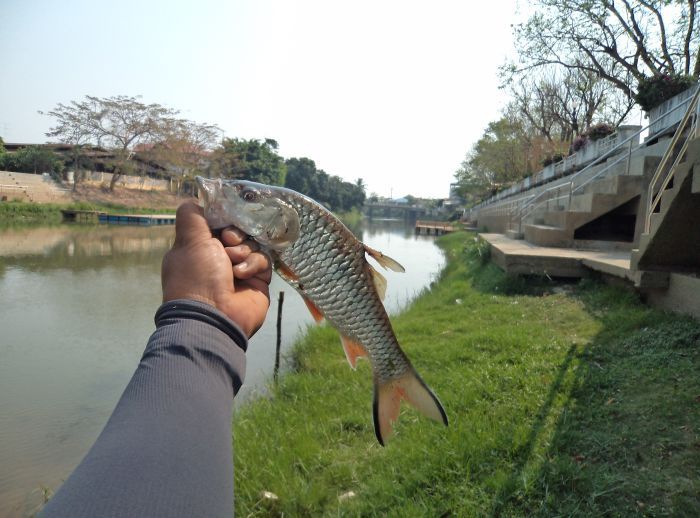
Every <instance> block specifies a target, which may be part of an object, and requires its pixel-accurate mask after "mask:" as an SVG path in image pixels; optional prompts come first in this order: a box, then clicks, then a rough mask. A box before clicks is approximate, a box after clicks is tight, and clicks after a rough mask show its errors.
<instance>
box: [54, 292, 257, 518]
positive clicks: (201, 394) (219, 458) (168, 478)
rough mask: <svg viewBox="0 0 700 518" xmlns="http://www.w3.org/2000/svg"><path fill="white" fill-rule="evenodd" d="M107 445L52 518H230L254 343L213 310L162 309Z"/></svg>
mask: <svg viewBox="0 0 700 518" xmlns="http://www.w3.org/2000/svg"><path fill="white" fill-rule="evenodd" d="M156 327H157V328H156V331H155V332H154V333H153V335H152V336H151V338H150V340H149V342H148V345H147V347H146V350H145V352H144V355H143V358H142V359H141V362H140V364H139V366H138V368H137V369H136V372H135V373H134V376H133V377H132V379H131V381H130V382H129V384H128V386H127V388H126V390H125V391H124V394H123V395H122V397H121V399H120V401H119V403H118V404H117V407H116V409H115V410H114V412H113V414H112V416H111V417H110V419H109V421H108V422H107V425H106V426H105V429H104V430H103V431H102V433H101V434H100V437H99V438H98V440H97V441H96V443H95V445H94V446H93V447H92V449H91V450H90V452H89V453H88V454H87V456H86V457H85V459H83V461H82V462H81V464H80V465H79V466H78V468H77V469H76V470H75V471H74V472H73V474H72V475H71V476H70V477H69V478H68V480H67V481H66V482H65V483H64V485H63V487H62V488H61V489H60V490H59V492H58V493H57V494H56V495H55V496H54V497H53V498H52V499H51V501H50V502H49V504H48V505H47V507H46V508H45V510H44V513H43V514H44V515H45V516H135V515H139V516H230V515H231V514H232V512H233V465H232V463H233V456H232V437H231V412H232V403H233V397H234V394H235V393H236V392H237V391H238V389H239V387H240V385H241V383H242V381H243V376H244V372H245V348H246V345H247V344H246V340H245V337H244V336H243V334H242V333H241V332H240V330H239V329H238V328H237V327H236V326H235V325H234V324H233V323H232V322H231V321H230V320H229V319H227V318H226V317H225V316H223V315H222V314H221V313H219V312H218V311H216V310H214V309H213V308H212V307H211V306H207V305H205V304H201V303H197V302H192V301H173V302H169V303H167V304H164V305H163V306H161V308H160V309H159V311H158V313H157V314H156Z"/></svg>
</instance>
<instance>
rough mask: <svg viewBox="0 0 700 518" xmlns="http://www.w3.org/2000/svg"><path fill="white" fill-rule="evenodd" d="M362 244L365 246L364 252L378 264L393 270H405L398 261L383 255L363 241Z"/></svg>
mask: <svg viewBox="0 0 700 518" xmlns="http://www.w3.org/2000/svg"><path fill="white" fill-rule="evenodd" d="M363 246H364V247H365V252H367V253H368V254H369V255H370V257H372V258H373V259H374V260H375V261H377V262H378V263H379V264H381V265H382V267H383V268H386V269H387V270H393V271H395V272H401V273H403V272H405V271H406V269H405V268H404V267H403V266H401V265H400V264H399V263H397V262H396V261H394V260H393V259H392V258H391V257H389V256H388V255H384V254H383V253H381V252H380V251H379V250H375V249H374V248H370V247H368V246H367V245H365V244H364V243H363Z"/></svg>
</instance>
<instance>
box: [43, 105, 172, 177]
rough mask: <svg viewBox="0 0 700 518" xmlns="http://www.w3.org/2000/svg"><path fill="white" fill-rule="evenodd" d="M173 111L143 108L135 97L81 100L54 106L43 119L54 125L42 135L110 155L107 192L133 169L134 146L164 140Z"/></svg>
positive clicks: (169, 126) (158, 107) (146, 106)
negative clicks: (92, 146)
mask: <svg viewBox="0 0 700 518" xmlns="http://www.w3.org/2000/svg"><path fill="white" fill-rule="evenodd" d="M177 113H178V112H177V111H175V110H171V109H169V108H165V107H163V106H161V105H160V104H144V103H142V102H140V101H139V100H138V98H137V97H129V96H125V95H120V96H116V97H104V98H101V97H93V96H90V95H88V96H85V100H83V101H71V103H70V104H69V105H65V104H60V103H59V104H58V106H57V107H56V108H55V109H53V110H52V111H50V112H48V113H47V115H50V116H52V117H55V118H56V119H57V125H56V126H54V127H53V128H51V129H50V130H49V132H48V133H47V134H46V135H47V136H48V137H59V138H61V139H62V140H64V141H66V142H69V141H71V142H80V143H87V142H89V143H92V144H95V145H97V146H101V147H107V148H109V149H110V150H112V151H113V152H114V159H113V161H112V163H111V166H112V173H113V174H112V181H111V182H110V185H109V188H110V190H114V186H115V184H116V183H117V181H118V180H119V178H120V177H121V176H122V175H123V174H125V173H127V172H128V171H130V170H132V169H133V164H132V163H131V158H132V157H133V149H134V147H135V146H137V145H139V144H143V143H148V142H154V141H155V142H157V141H162V140H164V139H165V138H166V137H167V135H168V131H169V130H170V129H171V128H172V127H173V123H174V120H175V119H174V117H175V115H177Z"/></svg>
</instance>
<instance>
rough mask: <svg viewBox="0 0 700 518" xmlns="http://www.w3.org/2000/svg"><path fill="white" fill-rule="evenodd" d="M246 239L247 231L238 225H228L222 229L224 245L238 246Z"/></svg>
mask: <svg viewBox="0 0 700 518" xmlns="http://www.w3.org/2000/svg"><path fill="white" fill-rule="evenodd" d="M246 239H248V236H247V235H246V233H245V232H243V231H242V230H240V229H238V228H236V227H226V228H225V229H223V230H222V231H221V242H222V243H223V244H224V246H237V245H240V244H241V243H242V242H243V241H245V240H246Z"/></svg>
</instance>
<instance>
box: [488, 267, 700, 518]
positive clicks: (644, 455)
mask: <svg viewBox="0 0 700 518" xmlns="http://www.w3.org/2000/svg"><path fill="white" fill-rule="evenodd" d="M572 296H573V297H576V298H577V299H578V300H579V301H580V302H581V303H582V304H583V306H584V308H585V310H586V312H588V313H589V314H590V315H591V316H592V317H593V318H595V319H596V321H597V322H598V323H599V324H600V327H599V330H598V331H597V333H596V334H595V336H594V337H593V338H592V339H591V340H589V341H588V342H587V343H585V344H573V345H572V346H571V347H570V348H569V349H568V351H567V354H566V356H565V357H564V359H563V361H562V362H561V364H560V366H559V368H558V371H557V375H556V377H555V378H554V380H553V381H552V382H551V385H550V387H549V390H548V393H547V397H546V398H545V400H544V402H543V403H542V405H541V406H540V408H539V410H538V412H537V413H536V414H535V416H534V418H533V423H532V428H531V430H530V433H529V435H528V436H527V439H526V440H525V441H524V443H523V445H522V446H521V447H520V448H519V449H518V451H517V455H516V458H517V460H516V462H515V463H514V466H513V469H512V472H511V474H510V476H509V477H508V478H507V480H506V481H505V482H504V483H503V484H502V485H501V487H500V490H499V491H498V493H497V495H496V496H495V498H494V501H493V506H492V509H491V513H490V514H491V515H493V516H502V515H508V516H510V515H522V514H523V513H524V514H525V515H528V516H530V515H539V516H560V515H566V516H604V515H608V516H610V515H612V516H631V515H649V516H700V496H699V495H700V376H698V372H700V322H698V321H697V320H694V319H692V318H689V317H684V316H679V315H675V314H669V313H664V312H661V311H658V310H654V309H651V308H649V307H647V306H644V305H642V304H641V303H639V301H638V300H637V296H636V295H635V294H634V293H632V292H630V291H626V290H623V289H620V288H612V287H609V286H604V285H602V284H599V283H596V282H593V281H582V282H581V283H580V284H579V286H578V287H577V288H576V289H575V291H574V293H573V294H572Z"/></svg>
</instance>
